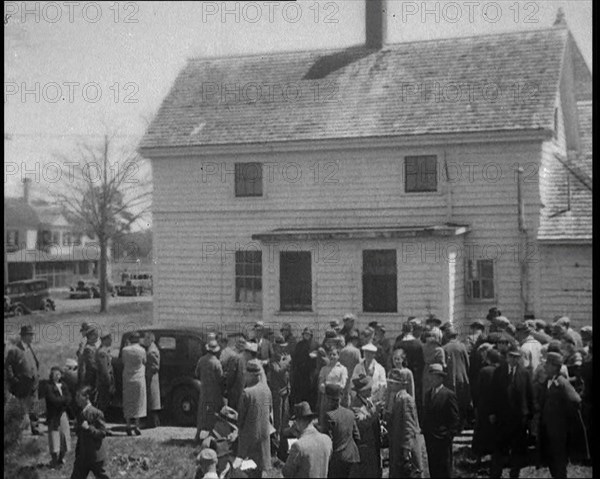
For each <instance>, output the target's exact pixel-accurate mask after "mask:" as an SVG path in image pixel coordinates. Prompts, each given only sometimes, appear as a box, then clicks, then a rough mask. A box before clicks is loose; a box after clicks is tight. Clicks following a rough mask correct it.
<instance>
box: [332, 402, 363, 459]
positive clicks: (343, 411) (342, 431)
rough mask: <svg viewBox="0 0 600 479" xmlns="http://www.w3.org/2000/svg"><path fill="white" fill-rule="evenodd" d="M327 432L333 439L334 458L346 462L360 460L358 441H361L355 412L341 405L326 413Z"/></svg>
mask: <svg viewBox="0 0 600 479" xmlns="http://www.w3.org/2000/svg"><path fill="white" fill-rule="evenodd" d="M325 416H326V421H327V425H326V426H325V428H326V431H327V433H328V434H329V436H330V437H331V440H332V441H333V454H332V458H334V457H335V458H336V459H337V460H340V461H344V462H360V453H359V451H358V446H357V445H356V441H360V433H359V432H358V425H357V424H356V420H355V418H354V413H353V412H352V411H351V410H350V409H347V408H345V407H342V406H339V407H338V408H337V409H334V410H333V411H329V412H327V413H326V414H325Z"/></svg>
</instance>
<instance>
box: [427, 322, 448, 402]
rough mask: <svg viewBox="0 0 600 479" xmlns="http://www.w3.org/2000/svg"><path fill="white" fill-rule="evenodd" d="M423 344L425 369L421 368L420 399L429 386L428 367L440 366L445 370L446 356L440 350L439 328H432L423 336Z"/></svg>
mask: <svg viewBox="0 0 600 479" xmlns="http://www.w3.org/2000/svg"><path fill="white" fill-rule="evenodd" d="M424 339H425V344H424V345H423V359H424V361H425V367H424V368H423V380H422V387H423V393H422V397H423V398H424V397H425V392H426V391H428V390H429V389H430V388H431V386H432V383H431V375H430V374H429V373H428V371H429V366H431V365H432V364H434V363H437V364H441V365H442V367H443V368H444V369H446V355H445V353H444V349H443V348H442V346H441V344H442V332H441V331H440V329H439V328H437V327H433V328H431V330H429V331H427V332H426V333H425V334H424Z"/></svg>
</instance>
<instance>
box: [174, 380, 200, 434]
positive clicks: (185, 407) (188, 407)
mask: <svg viewBox="0 0 600 479" xmlns="http://www.w3.org/2000/svg"><path fill="white" fill-rule="evenodd" d="M197 411H198V391H197V390H196V388H194V387H193V386H189V385H182V386H177V387H176V388H175V389H174V390H173V393H172V394H171V413H172V415H173V421H174V422H175V424H177V425H178V426H195V425H196V415H197Z"/></svg>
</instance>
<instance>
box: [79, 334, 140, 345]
mask: <svg viewBox="0 0 600 479" xmlns="http://www.w3.org/2000/svg"><path fill="white" fill-rule="evenodd" d="M86 336H87V334H86ZM129 341H130V342H133V343H137V342H139V341H140V333H139V332H137V331H134V332H133V333H131V334H130V335H129Z"/></svg>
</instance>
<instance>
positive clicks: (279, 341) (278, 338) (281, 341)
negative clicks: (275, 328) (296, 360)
mask: <svg viewBox="0 0 600 479" xmlns="http://www.w3.org/2000/svg"><path fill="white" fill-rule="evenodd" d="M273 344H277V345H278V346H281V347H282V348H285V347H286V346H287V345H288V343H286V342H285V339H284V337H283V336H282V335H281V334H276V335H275V337H274V338H273Z"/></svg>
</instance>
